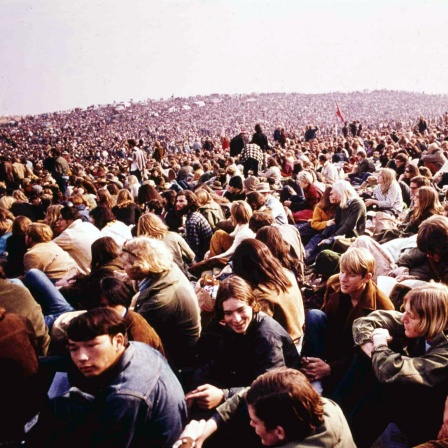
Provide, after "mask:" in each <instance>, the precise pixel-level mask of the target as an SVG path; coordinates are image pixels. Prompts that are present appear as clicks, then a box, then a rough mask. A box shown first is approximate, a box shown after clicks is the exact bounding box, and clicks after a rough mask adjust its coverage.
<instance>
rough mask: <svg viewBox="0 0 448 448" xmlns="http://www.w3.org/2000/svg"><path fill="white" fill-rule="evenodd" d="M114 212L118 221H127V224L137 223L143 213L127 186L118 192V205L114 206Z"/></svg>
mask: <svg viewBox="0 0 448 448" xmlns="http://www.w3.org/2000/svg"><path fill="white" fill-rule="evenodd" d="M112 212H113V213H114V215H115V217H116V218H117V219H118V221H121V222H123V223H125V224H126V225H127V226H131V225H135V224H137V222H138V218H140V216H141V214H142V211H141V209H140V207H139V206H138V205H137V204H136V203H135V201H134V197H133V196H132V194H131V192H130V191H129V190H126V189H125V188H123V189H122V190H120V191H119V192H118V196H117V205H116V206H115V207H113V208H112Z"/></svg>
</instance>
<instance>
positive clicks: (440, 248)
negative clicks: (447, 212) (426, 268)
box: [417, 216, 448, 264]
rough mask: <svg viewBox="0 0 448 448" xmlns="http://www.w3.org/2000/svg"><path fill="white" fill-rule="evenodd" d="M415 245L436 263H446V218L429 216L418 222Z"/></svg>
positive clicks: (447, 221) (447, 248)
mask: <svg viewBox="0 0 448 448" xmlns="http://www.w3.org/2000/svg"><path fill="white" fill-rule="evenodd" d="M417 247H418V249H419V250H420V251H421V252H423V253H425V254H426V255H427V256H428V258H431V259H433V260H434V261H435V262H436V263H445V264H447V260H448V218H446V217H445V216H431V217H430V218H428V219H426V220H425V221H423V222H422V223H421V224H420V228H419V229H418V234H417Z"/></svg>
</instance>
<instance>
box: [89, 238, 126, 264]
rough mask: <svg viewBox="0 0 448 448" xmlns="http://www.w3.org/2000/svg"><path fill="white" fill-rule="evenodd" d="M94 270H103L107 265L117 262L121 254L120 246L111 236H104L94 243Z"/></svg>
mask: <svg viewBox="0 0 448 448" xmlns="http://www.w3.org/2000/svg"><path fill="white" fill-rule="evenodd" d="M91 253H92V264H91V267H92V270H95V269H99V268H102V267H103V266H104V265H106V264H107V263H110V262H111V261H113V260H116V259H117V258H118V257H119V256H120V254H121V250H120V246H119V245H118V244H117V243H116V242H115V240H114V239H113V238H111V237H110V236H103V237H102V238H98V239H97V240H96V241H94V242H93V243H92V246H91Z"/></svg>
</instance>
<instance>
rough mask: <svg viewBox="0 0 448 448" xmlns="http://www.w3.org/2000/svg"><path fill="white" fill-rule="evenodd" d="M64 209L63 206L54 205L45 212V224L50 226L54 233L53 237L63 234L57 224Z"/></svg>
mask: <svg viewBox="0 0 448 448" xmlns="http://www.w3.org/2000/svg"><path fill="white" fill-rule="evenodd" d="M62 208H64V206H63V205H62V204H53V205H50V206H49V207H48V208H47V211H46V212H45V219H44V223H45V224H48V225H49V226H50V228H51V230H52V231H53V235H54V237H55V238H56V237H57V236H59V235H60V233H61V232H59V231H58V226H57V222H58V219H59V216H60V215H61V209H62Z"/></svg>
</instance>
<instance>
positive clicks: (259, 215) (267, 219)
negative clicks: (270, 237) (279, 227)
mask: <svg viewBox="0 0 448 448" xmlns="http://www.w3.org/2000/svg"><path fill="white" fill-rule="evenodd" d="M274 222H275V219H274V216H273V215H272V212H271V211H270V210H265V211H262V212H260V211H256V212H253V214H252V216H251V217H250V219H249V229H250V230H252V232H254V233H257V232H258V231H259V230H260V229H261V228H262V227H264V226H271V225H272V224H274Z"/></svg>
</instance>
